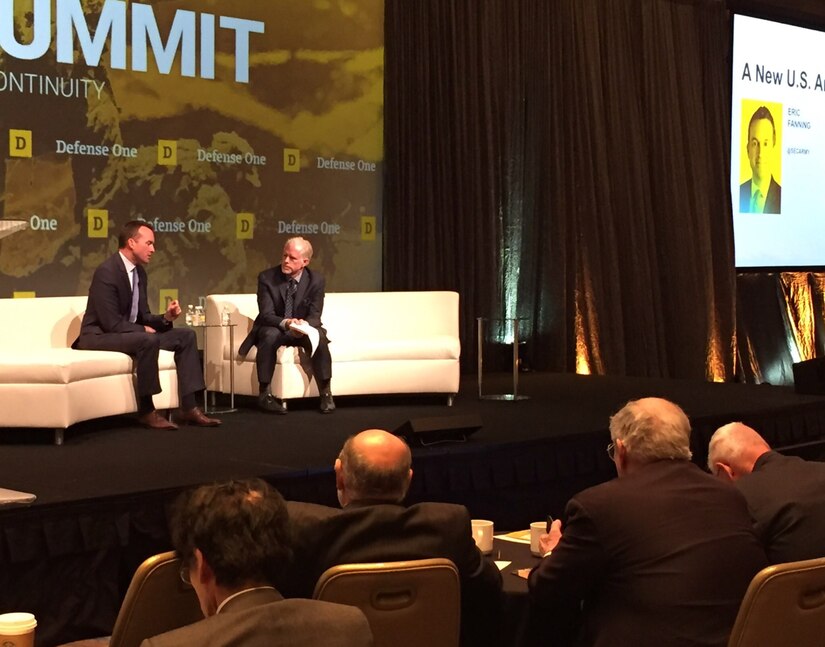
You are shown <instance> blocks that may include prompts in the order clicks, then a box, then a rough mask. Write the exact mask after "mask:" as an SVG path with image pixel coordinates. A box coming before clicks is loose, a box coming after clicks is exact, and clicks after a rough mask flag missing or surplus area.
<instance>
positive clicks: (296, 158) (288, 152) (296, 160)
mask: <svg viewBox="0 0 825 647" xmlns="http://www.w3.org/2000/svg"><path fill="white" fill-rule="evenodd" d="M300 170H301V151H300V150H299V149H297V148H285V149H284V172H285V173H298V172H300Z"/></svg>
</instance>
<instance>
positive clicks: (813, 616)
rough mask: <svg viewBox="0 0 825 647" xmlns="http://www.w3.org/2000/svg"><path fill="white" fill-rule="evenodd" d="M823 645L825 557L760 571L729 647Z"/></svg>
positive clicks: (824, 640) (738, 616)
mask: <svg viewBox="0 0 825 647" xmlns="http://www.w3.org/2000/svg"><path fill="white" fill-rule="evenodd" d="M823 644H825V557H820V558H817V559H810V560H806V561H802V562H788V563H786V564H774V565H773V566H768V567H767V568H763V569H762V570H761V571H759V572H758V573H757V574H756V575H755V576H754V578H753V580H752V581H751V583H750V586H749V587H748V590H747V591H746V593H745V597H744V599H743V600H742V604H741V606H740V607H739V613H738V615H737V616H736V622H735V623H734V625H733V630H732V632H731V635H730V639H729V641H728V647H775V646H776V645H793V646H794V647H813V646H814V645H815V646H816V647H822V645H823Z"/></svg>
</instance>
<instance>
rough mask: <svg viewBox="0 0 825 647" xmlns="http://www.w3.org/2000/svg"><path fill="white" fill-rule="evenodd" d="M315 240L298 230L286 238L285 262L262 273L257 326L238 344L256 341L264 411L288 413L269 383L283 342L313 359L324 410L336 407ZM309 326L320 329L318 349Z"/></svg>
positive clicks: (242, 352) (243, 349) (246, 345)
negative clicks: (314, 264) (314, 257)
mask: <svg viewBox="0 0 825 647" xmlns="http://www.w3.org/2000/svg"><path fill="white" fill-rule="evenodd" d="M311 260H312V243H310V242H309V241H308V240H307V239H306V238H301V237H300V236H296V237H294V238H290V239H289V240H287V241H286V243H285V244H284V251H283V254H282V256H281V264H280V265H276V266H275V267H270V268H269V269H268V270H264V271H263V272H261V273H260V274H259V275H258V316H257V317H255V322H254V323H253V324H252V330H251V331H250V332H249V335H247V337H246V339H244V340H243V342H242V343H241V346H240V348H239V349H238V354H239V355H246V354H247V353H248V352H249V351H250V349H251V348H252V346H257V348H258V350H257V354H256V355H255V368H256V370H257V372H258V386H259V391H260V393H259V395H258V406H259V407H260V408H261V409H263V410H264V411H272V412H274V413H280V414H285V413H286V403H285V402H284V401H283V400H281V399H280V398H276V397H275V396H274V395H273V394H272V389H271V387H270V384H271V382H272V375H273V373H274V372H275V360H276V357H275V354H276V353H277V352H278V349H279V348H280V347H281V346H300V347H301V348H303V349H304V350H305V351H306V353H307V355H309V356H310V358H311V362H312V373H313V376H314V377H315V383H316V385H317V386H318V395H320V396H321V404H320V411H321V413H332V412H333V411H335V402H334V401H333V399H332V390H331V388H330V380H331V378H332V356H331V355H330V352H329V346H328V344H329V340H328V339H327V332H326V330H324V326H323V325H322V324H321V313H322V312H323V310H324V296H325V295H326V284H325V283H324V277H323V276H321V274H319V273H318V272H314V271H312V270H310V269H309V268H308V267H307V265H309V262H310V261H311ZM307 327H311V328H314V329H315V330H316V331H317V332H318V346H317V348H315V350H314V352H313V348H312V343H311V342H310V339H309V336H308V335H307V334H306V330H307Z"/></svg>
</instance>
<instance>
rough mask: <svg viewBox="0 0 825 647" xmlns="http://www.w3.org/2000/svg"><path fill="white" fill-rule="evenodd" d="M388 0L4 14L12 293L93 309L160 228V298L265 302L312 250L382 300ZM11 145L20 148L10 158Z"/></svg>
mask: <svg viewBox="0 0 825 647" xmlns="http://www.w3.org/2000/svg"><path fill="white" fill-rule="evenodd" d="M383 38H384V35H383V2H382V0H359V1H358V2H354V1H352V0H326V1H324V2H309V1H307V0H266V1H265V2H262V1H261V0H221V1H217V0H171V1H160V0H156V1H150V2H144V3H138V2H122V1H119V0H104V1H101V0H97V1H95V0H0V143H1V144H2V149H4V150H2V149H0V150H2V154H3V157H2V159H3V160H4V163H3V164H2V165H0V184H2V187H3V195H2V201H0V206H1V208H2V216H1V217H2V219H3V220H19V221H24V222H25V223H26V224H27V228H26V229H24V230H22V231H17V232H15V233H12V234H11V235H8V236H6V237H5V238H3V239H2V240H0V296H2V297H9V296H35V295H36V296H54V295H72V294H85V293H86V292H87V290H88V287H89V282H90V280H91V275H92V272H93V271H94V269H95V267H97V265H98V264H99V263H100V262H101V261H102V260H103V259H104V258H106V256H108V255H109V254H112V253H113V252H114V251H115V249H116V247H117V245H116V241H115V239H116V236H117V231H118V229H119V228H120V226H121V225H122V224H123V223H124V222H126V221H128V220H131V219H134V218H143V219H145V220H147V221H149V222H150V223H152V225H153V226H154V227H155V230H156V232H157V234H156V240H157V253H156V254H155V255H154V257H153V258H152V261H151V266H150V272H149V276H150V290H151V293H150V299H151V302H152V304H153V307H156V308H157V309H158V310H160V309H161V308H163V307H164V306H165V301H166V300H167V299H171V298H179V299H180V300H181V302H182V303H183V304H184V305H185V304H188V303H195V304H197V303H198V300H199V299H202V298H203V297H204V296H205V295H207V294H209V293H232V292H254V290H255V286H256V281H255V278H256V276H257V274H258V272H260V271H261V270H262V269H264V268H266V267H269V266H271V265H274V264H277V263H278V262H279V261H280V254H281V247H282V245H283V243H284V241H285V240H286V239H287V238H288V237H289V236H292V235H303V236H305V237H307V238H309V239H310V240H311V241H312V242H313V245H314V247H315V259H314V260H313V266H314V267H315V268H317V269H319V270H321V271H322V272H323V273H324V274H325V275H326V277H327V283H328V289H329V290H335V291H347V290H378V289H380V288H381V264H382V263H381V249H382V243H381V235H382V218H381V211H382V204H381V184H382V149H383V142H382V132H383V65H384V48H383ZM6 142H7V143H6Z"/></svg>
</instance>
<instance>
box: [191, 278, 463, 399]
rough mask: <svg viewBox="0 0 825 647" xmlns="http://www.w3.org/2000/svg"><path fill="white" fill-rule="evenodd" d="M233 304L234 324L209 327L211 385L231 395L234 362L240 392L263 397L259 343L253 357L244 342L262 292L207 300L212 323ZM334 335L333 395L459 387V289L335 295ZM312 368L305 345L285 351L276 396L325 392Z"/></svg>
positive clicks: (328, 313) (331, 300) (327, 311)
mask: <svg viewBox="0 0 825 647" xmlns="http://www.w3.org/2000/svg"><path fill="white" fill-rule="evenodd" d="M224 306H226V307H227V308H228V310H229V313H230V319H231V322H232V323H233V324H235V328H234V340H233V342H234V343H233V344H232V346H231V347H230V344H229V329H228V328H207V342H206V347H205V350H204V358H205V359H204V361H205V364H206V384H207V388H208V389H209V390H211V391H219V392H222V393H229V392H230V384H231V382H230V370H231V369H230V363H234V367H233V368H234V378H235V379H234V382H235V390H234V392H235V393H236V394H240V395H257V394H258V376H257V372H256V370H255V354H256V350H257V349H256V348H254V347H253V348H252V350H251V351H250V352H249V354H248V355H246V357H239V356H238V347H239V346H240V345H241V342H242V341H243V340H244V338H245V337H246V335H247V333H248V332H249V331H250V330H251V329H252V322H253V321H254V319H255V317H256V316H257V314H258V302H257V299H256V296H255V295H254V294H213V295H210V296H208V297H207V298H206V321H207V323H208V324H216V323H218V322H219V321H220V317H221V313H222V311H223V309H224ZM321 318H322V321H323V323H324V328H326V330H327V336H328V337H329V340H330V346H329V348H330V354H331V355H332V393H333V395H360V394H381V393H444V394H447V396H448V404H452V399H453V396H454V395H455V394H456V393H457V392H458V382H459V373H460V369H459V357H460V353H461V343H460V341H459V337H458V293H457V292H333V293H328V294H327V295H326V299H325V301H324V312H323V315H322V317H321ZM311 374H312V367H311V365H310V363H309V358H308V357H307V355H306V353H305V352H304V351H303V350H300V349H297V348H291V347H290V348H287V347H282V348H280V349H279V350H278V358H277V363H276V366H275V373H274V375H273V376H272V382H271V388H272V393H273V394H274V395H275V396H276V397H279V398H283V399H285V400H289V399H292V398H304V397H310V396H317V395H318V389H317V386H316V383H315V380H313V379H311Z"/></svg>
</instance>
